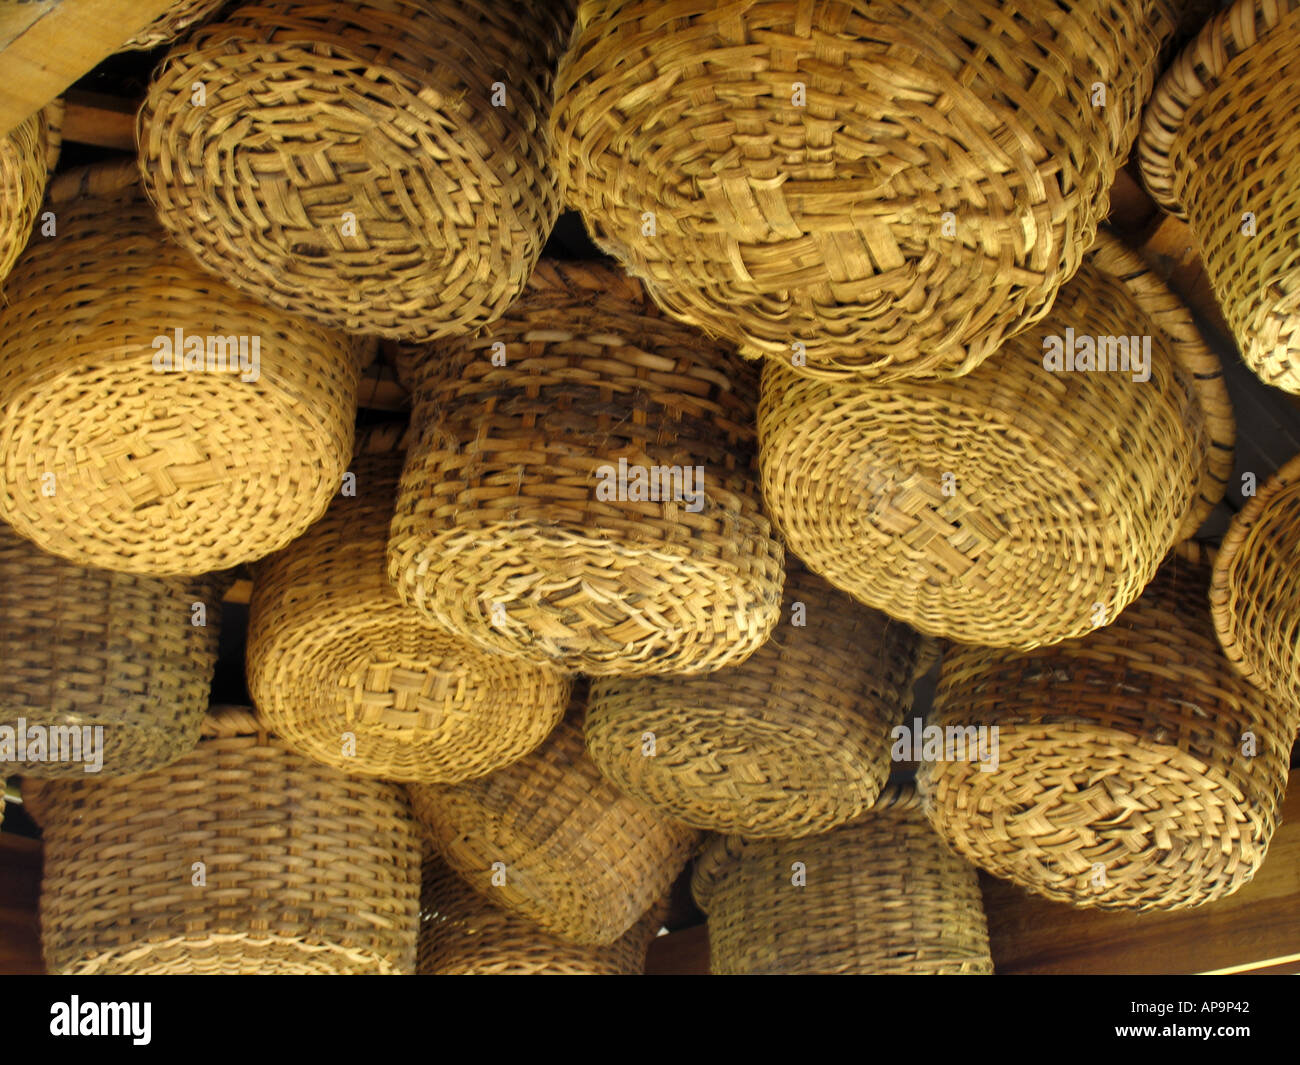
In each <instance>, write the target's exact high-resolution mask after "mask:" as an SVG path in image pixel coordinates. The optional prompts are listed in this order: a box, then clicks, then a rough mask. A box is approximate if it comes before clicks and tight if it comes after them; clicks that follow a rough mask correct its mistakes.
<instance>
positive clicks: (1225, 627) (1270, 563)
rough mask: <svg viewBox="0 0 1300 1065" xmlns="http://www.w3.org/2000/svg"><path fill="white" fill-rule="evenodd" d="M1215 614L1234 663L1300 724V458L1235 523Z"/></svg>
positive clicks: (1224, 553)
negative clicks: (1293, 714)
mask: <svg viewBox="0 0 1300 1065" xmlns="http://www.w3.org/2000/svg"><path fill="white" fill-rule="evenodd" d="M1210 608H1211V613H1212V614H1213V616H1214V627H1215V629H1216V630H1217V632H1218V635H1219V642H1220V644H1221V645H1222V647H1223V653H1224V654H1225V655H1226V656H1227V658H1228V661H1229V662H1231V663H1232V665H1233V667H1234V668H1235V669H1236V670H1237V672H1238V673H1240V674H1241V675H1242V676H1243V677H1245V678H1246V679H1247V680H1249V681H1250V682H1251V683H1253V684H1255V685H1256V686H1257V687H1259V688H1260V689H1262V690H1263V691H1264V692H1265V693H1266V694H1267V695H1268V697H1269V698H1270V699H1276V700H1278V701H1279V702H1280V703H1282V704H1283V705H1284V706H1286V707H1288V708H1289V709H1290V710H1291V711H1292V712H1293V713H1295V714H1296V715H1297V721H1300V455H1297V456H1295V457H1294V458H1293V459H1291V461H1290V462H1288V463H1287V464H1286V465H1285V466H1283V467H1282V468H1281V469H1280V470H1278V471H1277V473H1275V474H1274V475H1273V477H1272V478H1271V479H1270V480H1269V481H1268V482H1267V483H1266V484H1265V485H1264V486H1263V488H1261V489H1260V490H1259V493H1258V494H1257V495H1256V496H1255V497H1254V498H1253V499H1248V500H1247V501H1246V505H1245V506H1244V507H1242V509H1241V510H1240V511H1239V512H1238V513H1237V515H1236V517H1234V518H1233V520H1232V525H1231V526H1229V528H1228V532H1227V535H1225V536H1224V538H1223V547H1222V549H1221V550H1220V552H1219V555H1218V558H1216V559H1215V564H1214V579H1213V581H1212V583H1211V587H1210Z"/></svg>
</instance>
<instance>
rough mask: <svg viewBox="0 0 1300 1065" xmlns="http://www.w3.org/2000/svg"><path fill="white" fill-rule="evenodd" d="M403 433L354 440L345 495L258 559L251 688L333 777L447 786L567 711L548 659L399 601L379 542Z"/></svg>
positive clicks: (515, 754)
mask: <svg viewBox="0 0 1300 1065" xmlns="http://www.w3.org/2000/svg"><path fill="white" fill-rule="evenodd" d="M406 433H407V430H406V429H405V427H403V426H398V425H393V426H384V427H381V428H377V429H374V430H369V431H367V432H365V433H363V434H362V435H361V437H360V438H359V439H358V443H357V447H356V451H355V454H354V457H353V461H352V465H351V467H350V472H351V473H352V475H353V477H354V478H355V485H354V491H355V494H354V495H351V496H348V495H340V496H337V497H336V498H335V500H334V501H333V503H331V505H330V508H329V510H327V511H326V513H325V516H324V517H322V518H321V520H320V521H318V522H317V523H316V524H314V525H313V526H312V527H311V528H310V529H309V530H308V531H307V532H306V533H304V534H303V535H302V536H301V537H299V538H298V539H297V540H295V541H294V542H293V543H292V544H290V545H289V546H288V547H287V548H285V549H284V550H282V551H280V552H278V553H277V554H276V555H274V556H272V557H271V558H269V559H266V560H265V561H263V562H261V563H259V564H258V566H257V567H256V571H255V579H254V583H253V598H252V602H251V604H250V616H249V639H248V675H249V690H250V691H251V693H252V695H253V699H254V701H255V702H256V703H257V705H258V706H259V707H260V708H261V709H262V711H263V712H264V713H265V714H266V715H267V718H268V720H269V721H270V722H271V723H272V724H273V726H274V727H275V729H276V731H277V732H278V733H279V734H280V735H281V736H283V737H284V740H285V742H286V743H287V744H288V745H289V746H291V747H293V748H294V749H296V750H298V751H300V752H302V753H303V754H305V755H306V756H307V757H309V758H313V759H316V760H318V761H321V762H324V763H326V764H328V765H333V766H336V767H337V768H339V769H342V770H343V771H344V772H347V773H350V774H356V775H364V776H375V777H380V778H382V779H385V780H412V781H420V780H423V781H429V782H432V783H443V784H448V783H455V782H457V781H461V780H465V779H468V778H470V777H477V776H482V775H484V774H485V773H488V772H491V771H492V770H494V769H497V768H500V767H501V766H503V765H506V764H508V763H509V762H512V761H514V760H515V759H517V758H520V757H522V756H523V755H525V754H527V753H528V752H529V751H530V750H532V749H533V748H534V747H536V746H537V745H538V744H539V743H541V742H542V740H543V739H545V737H546V735H547V733H548V732H550V730H551V729H552V728H553V727H554V726H555V724H556V722H558V721H559V719H560V718H561V716H562V715H563V713H564V709H565V706H566V704H567V702H568V698H569V687H570V686H569V681H568V679H567V677H566V676H565V675H564V674H563V673H561V672H560V671H559V670H557V669H555V668H553V667H552V666H550V665H545V664H536V663H532V662H527V661H524V660H522V659H518V658H511V657H507V656H505V655H502V654H498V653H494V652H490V651H487V650H484V649H482V648H480V647H478V646H476V645H474V644H472V643H470V642H469V641H468V640H466V639H465V638H464V637H461V636H457V635H455V634H453V633H451V632H448V631H447V630H446V629H444V628H442V627H441V626H439V625H436V624H434V623H432V622H430V621H428V620H426V619H425V618H423V617H422V616H421V615H420V614H419V613H417V612H416V611H415V610H414V609H412V608H410V607H407V606H404V605H403V604H402V602H401V600H400V599H399V598H398V596H397V592H396V591H395V590H394V588H393V586H392V584H391V583H390V582H389V580H388V565H387V544H388V531H389V524H390V522H391V519H392V507H393V499H394V497H395V495H396V491H397V483H398V477H399V474H400V472H401V468H402V458H403V451H404V449H405V442H406V441H405V436H406Z"/></svg>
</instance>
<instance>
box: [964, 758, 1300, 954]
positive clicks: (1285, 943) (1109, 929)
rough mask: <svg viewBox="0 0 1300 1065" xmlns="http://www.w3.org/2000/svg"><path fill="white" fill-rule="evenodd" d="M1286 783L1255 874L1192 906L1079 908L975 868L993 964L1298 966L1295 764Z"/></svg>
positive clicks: (1299, 833)
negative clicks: (1231, 890) (1133, 910)
mask: <svg viewBox="0 0 1300 1065" xmlns="http://www.w3.org/2000/svg"><path fill="white" fill-rule="evenodd" d="M1290 784H1291V786H1290V788H1289V789H1288V791H1287V798H1286V802H1285V803H1284V804H1283V808H1282V824H1281V827H1279V828H1278V830H1277V832H1276V833H1275V834H1274V836H1273V841H1272V844H1271V845H1270V847H1269V852H1268V857H1267V858H1266V859H1265V861H1264V864H1263V866H1261V868H1260V870H1259V872H1257V873H1256V874H1255V879H1254V880H1252V881H1251V882H1250V883H1249V884H1247V885H1246V886H1245V887H1244V888H1242V889H1241V890H1240V891H1238V892H1237V893H1236V894H1235V895H1230V896H1228V897H1227V898H1226V899H1220V900H1219V901H1217V902H1212V903H1209V904H1208V905H1206V906H1201V907H1198V908H1196V909H1192V910H1182V911H1174V912H1168V913H1145V914H1129V913H1102V912H1099V911H1096V910H1078V909H1075V908H1073V907H1071V906H1066V905H1063V904H1061V903H1056V902H1049V901H1047V900H1045V899H1040V898H1037V897H1035V896H1031V895H1029V894H1028V893H1027V892H1026V891H1024V890H1023V889H1021V888H1019V887H1016V886H1015V885H1013V884H1009V883H1006V882H1005V881H1001V880H995V879H994V878H992V877H985V876H981V883H982V884H983V887H984V910H985V913H986V914H987V916H988V921H989V939H990V943H991V945H992V949H993V962H994V965H995V966H996V968H997V971H998V973H1000V974H1007V973H1080V974H1115V973H1131V974H1141V975H1161V974H1182V973H1205V972H1213V971H1223V970H1229V969H1235V970H1238V971H1248V970H1254V969H1262V968H1278V969H1279V971H1281V970H1282V969H1285V971H1287V972H1300V771H1295V772H1292V774H1291V782H1290ZM1284 959H1293V960H1291V961H1286V960H1284Z"/></svg>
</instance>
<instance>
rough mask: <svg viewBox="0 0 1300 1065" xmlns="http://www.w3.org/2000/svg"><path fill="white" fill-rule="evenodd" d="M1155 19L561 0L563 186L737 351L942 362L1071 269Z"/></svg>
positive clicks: (1123, 139)
mask: <svg viewBox="0 0 1300 1065" xmlns="http://www.w3.org/2000/svg"><path fill="white" fill-rule="evenodd" d="M1173 28H1174V11H1173V6H1172V5H1171V4H1168V3H1166V2H1164V0H1130V2H1123V0H1118V2H1117V0H1106V2H1096V3H1086V4H1071V5H1069V10H1068V11H1066V10H1063V9H1062V7H1061V6H1060V5H1059V4H1057V3H1053V2H1050V0H1023V2H1020V3H1016V4H1012V5H1008V4H1006V3H1002V2H1000V0H979V2H975V3H970V2H958V0H942V2H940V3H933V4H923V5H916V4H904V3H902V2H897V0H887V2H878V0H873V2H871V3H869V4H868V3H862V2H854V0H833V2H828V3H817V4H814V3H811V2H800V3H787V2H778V0H759V2H754V3H746V4H743V5H734V4H714V3H712V2H709V0H671V2H667V3H665V2H664V0H639V2H628V0H586V2H584V3H582V4H581V5H580V9H579V20H578V30H577V32H576V34H575V39H574V44H573V46H572V48H571V50H570V52H569V53H568V54H567V55H566V57H565V60H564V63H563V64H562V66H561V70H560V74H559V77H558V79H557V86H556V94H557V104H556V109H555V115H554V127H555V138H556V151H557V154H558V158H559V160H560V165H561V166H562V167H563V168H564V169H565V170H566V171H567V185H566V195H567V198H568V200H569V202H570V203H571V204H572V205H573V206H575V207H576V208H578V209H580V210H581V211H582V212H583V214H584V216H585V217H586V219H587V221H588V223H589V225H590V227H591V230H592V234H593V236H594V238H595V239H596V241H597V243H598V244H600V246H601V247H602V248H603V249H604V250H605V251H607V252H609V253H610V254H612V255H614V256H616V257H617V258H618V259H619V260H620V261H621V262H623V263H624V264H625V265H626V267H627V269H628V270H629V271H630V272H631V273H632V274H633V275H635V276H636V277H639V278H641V279H642V280H643V281H644V282H645V284H646V287H647V289H648V291H649V292H650V293H651V294H652V295H653V296H654V298H655V299H656V300H657V301H658V302H659V303H660V305H661V306H663V307H664V308H665V309H667V310H668V311H669V312H670V313H672V314H673V315H674V316H676V317H678V318H679V319H681V320H682V321H685V322H689V323H691V324H692V325H696V326H698V327H700V328H701V329H703V330H705V331H706V332H708V333H710V334H712V335H718V336H723V337H726V338H728V339H730V340H732V341H734V342H735V343H737V344H738V345H739V346H740V350H741V352H742V353H743V354H746V355H749V356H760V355H769V356H772V357H775V358H780V359H785V360H789V358H790V356H791V353H792V351H794V350H795V346H796V345H800V346H801V349H800V354H801V355H803V356H804V357H805V358H806V363H801V365H800V370H801V372H803V373H806V374H809V375H817V376H825V377H830V376H849V375H861V376H867V377H871V378H875V379H878V380H896V379H900V378H903V377H915V376H921V377H936V376H940V377H941V376H951V375H954V374H961V373H966V372H969V371H970V370H972V369H973V368H974V367H976V366H977V365H978V364H979V363H980V362H981V361H982V360H983V359H985V358H986V357H987V356H989V355H990V354H991V353H992V352H994V351H996V350H997V349H998V347H999V345H1000V344H1001V343H1002V342H1003V340H1005V339H1006V338H1007V337H1009V336H1012V335H1014V334H1015V333H1017V332H1019V331H1020V330H1022V329H1024V328H1025V327H1026V326H1028V325H1030V324H1031V323H1033V322H1034V321H1036V320H1037V319H1039V318H1040V317H1042V315H1043V314H1045V313H1046V312H1047V310H1048V308H1049V307H1050V306H1051V302H1052V299H1053V297H1054V296H1055V294H1056V291H1057V289H1058V288H1059V286H1060V285H1061V284H1062V283H1063V282H1064V281H1066V280H1067V279H1068V278H1069V277H1070V276H1071V275H1072V274H1073V273H1074V271H1075V270H1076V269H1077V268H1078V266H1079V263H1080V260H1081V256H1082V253H1083V251H1084V250H1085V249H1086V248H1087V247H1088V245H1089V244H1090V243H1091V242H1092V238H1093V235H1094V233H1095V231H1096V227H1097V224H1098V222H1099V221H1100V220H1101V219H1102V218H1103V217H1104V215H1105V213H1106V209H1107V190H1108V189H1109V187H1110V184H1111V180H1112V178H1113V177H1114V173H1115V170H1116V167H1117V165H1118V164H1119V163H1120V162H1122V160H1123V158H1124V157H1125V155H1126V154H1127V153H1128V150H1129V147H1130V146H1131V144H1132V142H1133V140H1134V138H1135V137H1136V135H1137V131H1138V121H1139V115H1140V109H1141V106H1142V103H1143V101H1144V100H1145V98H1146V96H1147V93H1148V92H1149V90H1150V87H1151V84H1152V81H1153V80H1154V77H1155V59H1156V55H1157V53H1158V51H1159V49H1160V47H1161V44H1162V42H1163V41H1164V39H1165V38H1166V37H1167V36H1168V35H1169V34H1170V33H1171V32H1172V30H1173ZM1100 93H1104V100H1103V99H1102V96H1101V95H1100Z"/></svg>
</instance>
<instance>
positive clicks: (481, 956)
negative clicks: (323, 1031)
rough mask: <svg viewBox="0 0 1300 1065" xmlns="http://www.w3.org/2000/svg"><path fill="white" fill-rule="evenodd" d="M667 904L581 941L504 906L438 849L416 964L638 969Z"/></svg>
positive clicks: (496, 969) (427, 872) (422, 970)
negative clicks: (624, 927)
mask: <svg viewBox="0 0 1300 1065" xmlns="http://www.w3.org/2000/svg"><path fill="white" fill-rule="evenodd" d="M665 908H666V907H664V906H663V905H659V906H655V907H652V908H651V910H650V911H649V912H648V913H647V914H646V915H645V916H644V917H642V918H641V919H640V920H639V921H637V923H636V924H634V925H633V926H632V927H631V928H630V929H628V931H627V932H626V933H624V934H623V936H622V937H621V938H620V939H617V940H615V941H614V942H613V943H611V944H609V945H608V946H600V947H584V946H579V945H578V944H576V943H567V942H565V941H564V940H562V939H558V938H556V937H555V936H553V935H550V934H548V933H547V932H544V931H542V929H540V928H538V927H537V926H536V925H534V924H531V923H530V922H528V921H525V920H523V919H522V918H519V917H515V916H513V915H512V914H510V913H509V912H507V911H506V910H500V909H497V907H495V906H493V905H492V904H491V903H490V902H488V901H487V899H485V898H484V897H483V896H482V895H480V894H479V893H478V892H477V891H475V890H474V889H473V888H471V887H470V886H469V885H468V884H466V883H465V882H464V881H463V880H462V879H461V878H460V877H459V876H457V875H456V874H455V873H454V872H452V870H451V869H449V868H448V867H447V865H446V863H444V862H443V861H442V860H441V859H439V858H437V857H433V856H431V857H429V858H427V859H426V861H425V864H424V880H423V886H422V888H421V895H420V957H419V962H418V964H417V966H416V971H417V972H418V973H419V974H420V975H422V976H424V975H433V976H635V975H638V974H640V973H643V972H645V962H646V951H647V950H648V949H649V947H650V941H651V940H652V939H654V937H655V935H656V933H657V932H658V931H659V929H660V927H661V925H662V922H663V915H664V910H665Z"/></svg>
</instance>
